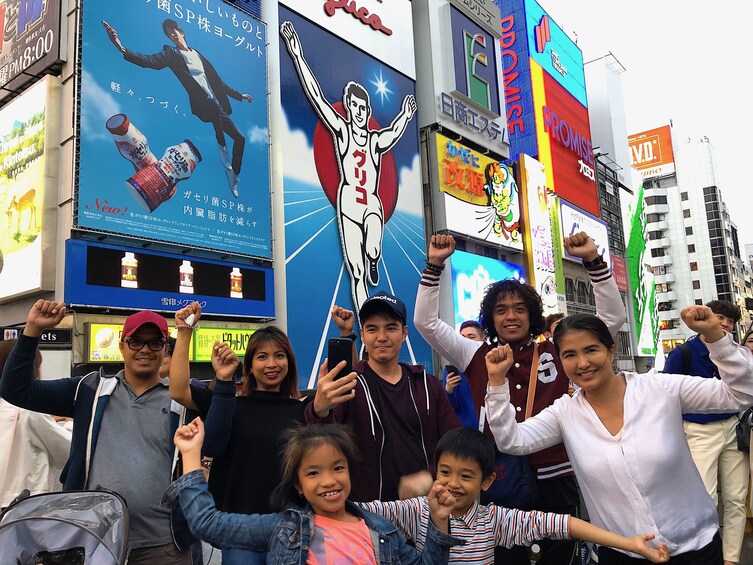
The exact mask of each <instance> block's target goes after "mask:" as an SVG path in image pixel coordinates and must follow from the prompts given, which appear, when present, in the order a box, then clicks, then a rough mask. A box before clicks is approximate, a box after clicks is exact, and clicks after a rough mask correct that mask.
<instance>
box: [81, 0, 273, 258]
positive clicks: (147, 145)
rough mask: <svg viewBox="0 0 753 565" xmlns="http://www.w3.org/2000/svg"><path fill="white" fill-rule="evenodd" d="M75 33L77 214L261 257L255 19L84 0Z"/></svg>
mask: <svg viewBox="0 0 753 565" xmlns="http://www.w3.org/2000/svg"><path fill="white" fill-rule="evenodd" d="M126 4H127V5H126ZM83 37H84V45H83V51H82V57H83V66H82V80H81V145H80V162H81V174H80V180H79V186H78V202H77V220H76V221H77V225H78V226H79V227H82V228H90V229H95V230H102V231H107V232H114V233H117V234H122V235H127V236H133V237H139V238H148V239H155V240H162V241H167V242H170V243H177V244H183V245H188V246H192V247H203V248H207V249H212V250H217V251H226V252H231V253H238V254H244V255H252V256H258V257H264V258H269V257H271V241H270V240H271V236H270V226H271V222H270V202H269V135H268V128H267V88H266V84H267V80H266V45H265V42H266V29H265V26H264V24H263V23H262V22H260V21H258V20H255V19H253V18H252V17H250V16H248V15H246V14H244V13H243V12H241V11H239V10H237V9H235V8H233V7H231V6H229V5H227V4H224V3H221V2H219V3H197V4H192V5H190V6H184V5H181V4H178V3H170V2H156V3H155V2H151V1H149V0H139V1H131V2H127V3H112V2H105V1H103V0H90V1H89V2H87V4H86V7H85V8H84V11H83Z"/></svg>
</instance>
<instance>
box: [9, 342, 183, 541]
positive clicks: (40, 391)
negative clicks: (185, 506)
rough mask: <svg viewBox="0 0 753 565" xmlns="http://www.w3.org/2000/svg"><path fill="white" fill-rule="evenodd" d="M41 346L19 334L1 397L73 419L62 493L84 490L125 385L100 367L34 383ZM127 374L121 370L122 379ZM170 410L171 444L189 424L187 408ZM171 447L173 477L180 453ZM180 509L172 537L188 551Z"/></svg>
mask: <svg viewBox="0 0 753 565" xmlns="http://www.w3.org/2000/svg"><path fill="white" fill-rule="evenodd" d="M38 343H39V339H38V338H33V337H29V336H27V335H24V334H23V333H22V334H21V335H19V336H18V342H17V343H16V345H15V347H14V348H13V349H12V350H11V352H10V355H9V356H8V361H7V362H6V363H5V369H4V370H3V375H2V378H0V397H2V398H3V399H5V400H7V401H8V402H10V403H11V404H14V405H16V406H18V407H20V408H26V409H27V410H33V411H34V412H43V413H45V414H55V415H56V416H65V417H68V418H73V434H72V437H71V450H70V454H69V456H68V461H67V463H66V464H65V467H64V468H63V472H62V473H61V475H60V481H61V482H62V483H63V490H84V489H85V488H86V482H87V478H88V475H89V467H90V465H91V460H92V457H93V456H94V452H95V450H96V447H97V438H98V436H99V430H100V427H101V425H102V418H103V417H104V415H105V409H106V408H107V403H108V401H109V400H110V395H111V394H112V393H113V391H114V390H115V387H116V386H118V383H119V382H120V381H119V380H118V378H116V377H107V376H106V375H105V374H104V372H103V370H102V369H101V368H100V369H99V371H92V372H91V373H89V374H87V375H85V376H83V377H70V378H62V379H55V380H44V381H38V380H35V379H34V361H35V359H36V355H37V345H38ZM122 373H123V371H120V373H118V376H121V375H122ZM170 410H171V412H170V436H169V438H165V439H166V440H167V441H170V443H171V445H172V437H173V435H174V434H175V430H177V429H178V426H179V425H181V424H182V423H184V420H185V409H184V408H183V407H181V406H180V405H179V404H177V403H176V402H172V403H171V407H170ZM172 447H173V468H172V472H173V474H174V473H175V467H176V463H177V459H178V457H177V456H178V450H177V449H175V446H172ZM176 510H177V507H176V508H175V509H173V512H172V516H171V522H172V524H171V526H172V531H173V538H174V541H175V545H176V546H177V547H178V548H179V549H186V548H187V547H188V546H189V545H190V544H191V543H193V542H194V541H195V539H194V538H193V536H192V535H191V533H190V531H189V530H188V527H187V524H186V523H185V518H183V516H182V514H181V513H180V512H176Z"/></svg>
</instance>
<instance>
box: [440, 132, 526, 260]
mask: <svg viewBox="0 0 753 565" xmlns="http://www.w3.org/2000/svg"><path fill="white" fill-rule="evenodd" d="M435 147H436V151H437V169H438V175H439V179H438V180H439V183H438V184H439V191H440V192H442V193H443V194H442V198H443V202H444V210H445V226H446V227H447V229H449V230H452V231H454V232H457V233H462V234H465V235H468V236H471V237H475V238H478V239H483V240H484V241H488V242H490V243H494V244H496V245H501V246H504V247H509V248H511V249H516V250H522V249H523V239H522V235H521V231H520V191H519V190H518V184H517V183H516V182H515V178H514V176H513V172H512V170H511V169H510V167H509V166H508V165H506V164H504V163H500V162H499V161H498V160H496V159H491V158H489V157H487V156H486V155H484V154H483V153H481V152H478V151H475V150H474V149H471V148H470V147H466V146H465V145H463V144H462V143H459V142H457V141H453V140H451V139H449V138H448V137H445V136H444V135H442V134H439V133H437V134H435Z"/></svg>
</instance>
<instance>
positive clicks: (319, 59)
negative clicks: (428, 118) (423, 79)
mask: <svg viewBox="0 0 753 565" xmlns="http://www.w3.org/2000/svg"><path fill="white" fill-rule="evenodd" d="M287 4H289V5H290V6H291V7H293V8H295V10H293V9H290V8H287V7H285V6H283V5H280V8H279V21H280V84H281V97H282V114H283V118H284V124H283V131H282V139H281V142H280V147H281V151H282V163H283V171H282V173H283V186H284V195H285V246H286V250H285V255H286V260H285V263H286V286H287V315H288V333H289V335H290V338H291V340H292V341H293V343H295V344H296V357H298V359H299V364H300V366H301V367H302V369H301V378H300V383H301V387H302V388H305V387H307V386H308V387H311V386H313V385H314V383H315V380H316V376H317V374H318V368H319V364H320V362H321V361H323V359H324V357H323V354H324V353H326V352H325V345H326V338H327V336H328V335H330V333H331V332H332V331H333V330H332V328H333V327H334V326H333V324H332V322H331V318H330V314H329V312H330V310H331V307H332V305H333V304H337V305H339V306H343V307H346V308H348V309H351V310H354V311H357V310H358V305H360V304H363V302H364V301H365V300H366V298H367V297H368V296H370V295H372V294H374V293H375V292H376V291H378V290H386V291H387V292H389V293H391V294H394V295H396V296H399V297H400V298H401V299H402V300H403V301H404V302H405V303H406V306H407V307H408V310H409V311H412V310H413V303H414V300H415V295H416V288H417V287H418V282H419V280H420V275H421V261H422V260H424V259H425V257H426V241H425V236H424V221H423V201H422V195H421V174H420V173H421V171H420V158H419V143H418V127H417V121H416V119H415V113H416V109H417V108H416V102H415V84H414V81H413V80H412V79H411V78H408V77H406V76H405V75H403V74H401V73H400V72H398V71H397V70H395V68H394V67H393V66H390V65H388V64H387V63H386V62H385V61H381V60H378V59H376V58H374V57H372V56H371V55H369V54H368V53H374V51H372V50H371V48H370V47H369V42H371V41H375V42H376V44H375V46H378V45H381V44H382V43H383V41H384V40H385V37H389V39H390V40H391V41H393V42H395V43H396V45H395V46H394V47H397V46H407V45H412V41H413V39H412V38H413V36H412V26H411V7H410V2H409V1H407V0H400V1H398V2H394V3H390V4H389V5H382V4H377V3H373V4H370V3H368V2H363V5H364V6H365V7H366V6H369V7H370V8H369V9H372V8H373V11H371V12H370V13H372V14H378V15H379V17H380V19H379V22H381V24H382V25H383V26H386V27H388V28H389V29H390V30H391V31H392V34H391V35H390V36H386V35H385V34H384V32H383V31H381V30H374V29H372V28H371V27H370V26H366V27H365V26H364V23H363V21H362V20H361V19H357V18H355V17H352V16H351V15H350V14H349V13H347V12H344V11H337V12H336V13H335V15H334V16H332V17H331V18H330V16H329V15H328V13H327V12H326V11H325V10H322V4H321V3H312V2H309V1H308V0H301V1H299V2H288V3H287ZM311 4H317V5H318V9H317V10H316V11H315V13H311V10H310V5H311ZM356 4H357V5H361V1H360V0H359V2H357V3H356ZM300 13H306V14H309V15H311V16H312V17H314V18H316V20H315V21H313V22H312V21H310V20H309V19H307V18H304V17H302V16H301V15H300ZM335 16H338V18H337V20H336V19H335ZM340 20H342V22H341V23H343V24H347V25H349V26H351V28H354V29H355V31H356V32H357V36H358V44H357V45H356V46H354V45H351V44H350V43H348V42H346V41H344V40H343V39H342V38H341V37H338V36H337V35H335V34H334V33H331V30H332V29H333V27H332V26H334V25H335V22H336V21H337V22H339V21H340ZM370 21H372V22H375V21H376V20H373V19H372V20H370ZM398 21H399V22H400V24H399V26H398V25H393V22H394V23H395V24H397V23H398ZM330 22H332V23H331V25H329V24H330ZM406 22H407V24H406ZM317 23H319V24H320V25H317ZM324 25H327V26H328V27H327V28H323V27H322V26H324ZM338 29H339V28H338ZM348 29H349V31H348V36H349V37H352V35H353V31H352V30H351V29H350V28H348ZM397 30H402V31H401V35H398V31H397ZM334 54H336V56H333V55H334ZM403 57H404V58H407V54H403ZM317 336H318V338H317ZM402 353H403V354H402V357H403V358H404V359H406V360H409V361H412V362H419V363H423V364H426V365H427V366H429V367H431V363H432V355H431V350H430V348H429V347H428V346H427V345H426V343H425V342H424V341H423V340H422V339H421V338H420V336H418V334H417V333H416V332H415V330H413V328H410V329H409V334H408V339H407V340H406V342H405V346H404V348H403V352H402Z"/></svg>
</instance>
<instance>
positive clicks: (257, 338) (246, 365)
mask: <svg viewBox="0 0 753 565" xmlns="http://www.w3.org/2000/svg"><path fill="white" fill-rule="evenodd" d="M270 342H272V343H275V344H277V345H279V346H280V347H281V348H282V350H283V351H284V352H285V356H286V357H287V358H288V374H287V375H285V378H284V379H283V380H282V382H281V383H280V393H281V394H282V395H283V396H285V397H288V398H298V397H299V396H300V393H299V392H298V365H297V364H296V362H295V353H293V345H292V344H291V343H290V340H289V339H288V336H287V335H285V332H284V331H282V330H281V329H280V328H276V327H275V326H267V327H266V328H261V329H259V330H256V331H255V332H254V333H253V335H252V336H251V339H250V340H249V341H248V347H246V356H245V357H244V359H243V376H244V377H245V381H244V382H243V387H242V388H241V396H251V395H252V394H253V393H254V390H256V387H257V382H256V377H254V374H253V372H252V371H251V365H252V364H253V360H254V355H255V354H256V350H257V349H259V348H260V347H261V346H262V345H264V344H267V343H270Z"/></svg>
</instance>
